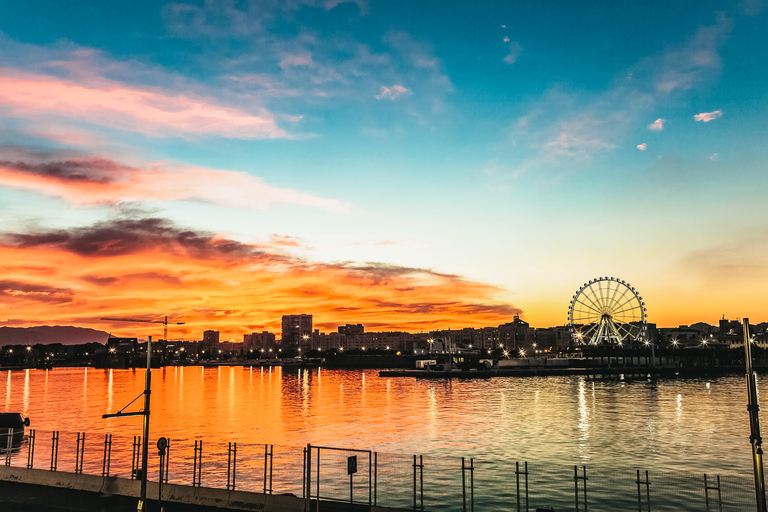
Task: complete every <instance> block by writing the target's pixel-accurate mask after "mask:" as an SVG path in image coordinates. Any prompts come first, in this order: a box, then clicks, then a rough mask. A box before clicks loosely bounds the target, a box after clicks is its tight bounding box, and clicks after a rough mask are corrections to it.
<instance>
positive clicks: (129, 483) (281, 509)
mask: <svg viewBox="0 0 768 512" xmlns="http://www.w3.org/2000/svg"><path fill="white" fill-rule="evenodd" d="M0 481H5V482H15V483H18V484H29V485H41V486H46V487H53V488H59V489H70V490H75V491H82V492H85V493H94V494H113V495H119V496H126V497H132V498H136V499H138V498H139V497H140V495H141V482H140V481H139V480H129V479H126V478H115V477H108V478H103V477H101V476H94V475H82V474H75V473H64V472H60V471H48V470H44V469H27V468H18V467H13V466H4V465H2V466H0ZM157 491H158V488H157V482H147V499H148V500H153V501H154V500H157V498H158V495H157ZM162 499H163V502H171V503H179V504H185V505H196V506H203V507H215V508H220V509H226V510H260V511H264V512H304V507H305V505H306V503H305V500H304V499H303V498H300V497H297V496H293V495H284V494H279V495H278V494H261V493H255V492H242V491H228V490H226V489H214V488H210V487H192V486H188V485H177V484H165V485H163V496H162ZM312 508H313V509H314V505H313V507H312ZM322 508H323V509H324V510H331V509H332V508H333V507H326V506H325V505H323V507H322ZM366 508H367V507H366ZM371 511H372V512H398V511H399V509H392V508H386V507H372V509H371Z"/></svg>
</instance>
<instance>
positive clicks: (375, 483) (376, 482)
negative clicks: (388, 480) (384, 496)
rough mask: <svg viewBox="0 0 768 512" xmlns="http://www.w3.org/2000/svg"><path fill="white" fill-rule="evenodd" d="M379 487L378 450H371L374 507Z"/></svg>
mask: <svg viewBox="0 0 768 512" xmlns="http://www.w3.org/2000/svg"><path fill="white" fill-rule="evenodd" d="M378 487H379V452H373V506H374V507H375V506H376V504H377V503H378V502H377V494H378Z"/></svg>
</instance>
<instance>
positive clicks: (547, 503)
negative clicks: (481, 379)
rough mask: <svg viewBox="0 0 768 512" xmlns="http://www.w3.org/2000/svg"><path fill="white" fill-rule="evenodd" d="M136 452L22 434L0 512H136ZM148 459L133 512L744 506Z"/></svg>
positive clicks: (247, 459) (371, 457)
mask: <svg viewBox="0 0 768 512" xmlns="http://www.w3.org/2000/svg"><path fill="white" fill-rule="evenodd" d="M75 434H76V435H75ZM60 441H61V442H60ZM137 441H138V440H137V439H136V438H135V437H134V438H133V441H132V442H131V439H130V438H129V437H127V436H123V437H120V436H117V435H115V436H114V439H113V436H112V435H111V434H106V435H104V436H103V438H101V437H100V436H97V435H95V434H94V435H90V434H89V435H87V434H86V433H82V432H81V433H62V432H58V431H55V432H38V431H35V430H31V431H30V432H29V433H28V435H27V437H26V439H25V440H24V442H23V444H22V445H21V446H20V447H19V448H17V449H14V450H11V451H7V450H6V451H5V452H4V453H3V454H2V457H3V459H4V460H3V461H0V491H2V492H1V493H0V505H2V506H3V510H9V511H16V510H18V511H23V510H39V511H40V512H60V511H78V510H112V511H128V510H136V504H137V502H138V499H139V496H140V484H141V482H140V480H139V479H138V478H137V477H138V476H139V471H137V470H138V466H137V464H136V462H137V460H138V459H139V457H138V454H137V452H136V447H137V446H140V444H139V443H137ZM150 455H152V457H151V459H150V465H149V473H148V476H150V477H151V478H150V481H149V482H148V487H147V502H146V503H145V506H144V508H143V510H145V511H155V510H160V507H161V506H162V507H163V508H162V510H164V511H167V512H174V511H180V510H184V511H191V512H215V511H225V510H233V511H234V510H251V511H254V510H256V511H263V512H310V511H312V512H320V511H323V512H362V511H368V512H403V511H405V510H411V511H445V512H459V511H461V512H474V511H475V510H477V511H478V512H481V511H489V512H497V511H510V512H513V511H514V512H534V511H536V510H537V509H539V510H555V511H558V512H562V511H564V510H565V511H570V510H574V508H573V507H574V505H575V506H576V508H575V510H592V511H595V512H600V511H605V512H608V511H613V510H617V509H622V510H630V509H639V510H661V511H663V510H675V511H679V512H688V511H691V512H693V511H702V510H724V511H729V510H730V511H736V510H747V509H751V508H753V507H754V500H755V495H754V493H753V492H752V489H751V486H750V479H749V478H748V477H745V476H735V475H717V474H714V475H713V474H706V473H685V472H669V471H666V472H661V471H654V470H649V469H646V468H639V467H605V466H600V465H597V464H595V465H590V466H587V465H583V464H574V465H568V464H562V465H552V464H540V463H536V462H535V461H532V462H531V461H512V462H510V461H505V460H491V459H484V460H481V459H477V458H473V457H451V456H427V455H407V454H396V453H379V452H373V451H369V450H360V449H355V448H337V447H323V446H315V445H311V444H310V445H307V446H304V447H274V446H272V445H253V444H238V443H232V442H229V443H226V444H223V443H220V442H216V441H215V440H195V442H194V444H191V443H190V442H185V441H172V442H170V443H169V448H168V452H167V454H166V456H165V457H162V458H161V457H159V455H158V453H157V452H156V451H154V450H152V453H151V454H150ZM2 462H4V463H2ZM129 462H130V464H127V463H129ZM273 462H274V465H273ZM651 504H653V507H651ZM638 507H639V508H638Z"/></svg>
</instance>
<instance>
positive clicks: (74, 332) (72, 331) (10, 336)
mask: <svg viewBox="0 0 768 512" xmlns="http://www.w3.org/2000/svg"><path fill="white" fill-rule="evenodd" d="M108 336H109V333H107V332H105V331H98V330H96V329H89V328H87V327H73V326H71V325H41V326H37V327H0V346H5V345H35V344H37V343H43V344H46V345H47V344H50V343H61V344H62V345H79V344H81V343H93V342H96V343H106V341H107V337H108Z"/></svg>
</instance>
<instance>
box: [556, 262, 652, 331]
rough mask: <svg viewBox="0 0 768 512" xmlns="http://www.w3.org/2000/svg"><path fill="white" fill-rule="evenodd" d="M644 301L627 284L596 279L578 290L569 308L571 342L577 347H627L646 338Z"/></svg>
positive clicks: (612, 279) (619, 281)
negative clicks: (609, 345) (607, 345)
mask: <svg viewBox="0 0 768 512" xmlns="http://www.w3.org/2000/svg"><path fill="white" fill-rule="evenodd" d="M646 311H647V310H646V308H645V302H643V298H642V297H641V296H640V294H639V293H638V292H637V291H636V290H635V289H634V288H633V287H632V286H631V285H630V284H629V283H626V282H624V281H621V280H620V279H616V278H614V277H598V278H597V279H592V280H591V281H589V282H588V283H584V285H583V286H582V287H581V288H579V290H578V291H577V292H576V295H574V296H573V299H572V300H571V304H570V306H568V328H569V330H570V331H571V339H572V340H573V341H574V342H576V343H579V344H584V345H587V344H588V345H599V344H601V343H615V344H617V345H626V344H629V343H633V342H642V341H643V340H644V339H645V335H646V328H647V320H646V319H647V318H648V315H647V314H646Z"/></svg>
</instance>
